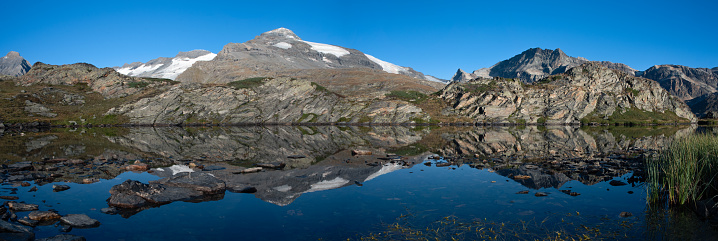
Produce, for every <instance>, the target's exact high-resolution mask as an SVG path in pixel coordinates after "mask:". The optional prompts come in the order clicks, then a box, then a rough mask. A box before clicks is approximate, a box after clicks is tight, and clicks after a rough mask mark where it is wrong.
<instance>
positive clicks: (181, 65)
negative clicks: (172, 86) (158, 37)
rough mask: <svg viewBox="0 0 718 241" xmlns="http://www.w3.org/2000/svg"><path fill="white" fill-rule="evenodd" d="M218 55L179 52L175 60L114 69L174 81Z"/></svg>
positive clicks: (203, 51) (200, 52)
mask: <svg viewBox="0 0 718 241" xmlns="http://www.w3.org/2000/svg"><path fill="white" fill-rule="evenodd" d="M215 56H217V54H215V53H212V52H210V51H207V50H192V51H189V52H179V53H178V54H177V56H175V57H174V58H166V57H159V58H156V59H153V60H150V61H147V63H142V62H133V63H130V64H125V65H123V66H121V67H113V68H114V69H115V70H117V72H119V73H121V74H124V75H129V76H136V77H152V78H165V79H171V80H174V79H175V78H177V76H178V75H180V74H182V73H183V72H184V71H185V70H187V68H189V67H191V66H192V65H193V64H194V63H195V62H197V61H209V60H212V59H214V57H215Z"/></svg>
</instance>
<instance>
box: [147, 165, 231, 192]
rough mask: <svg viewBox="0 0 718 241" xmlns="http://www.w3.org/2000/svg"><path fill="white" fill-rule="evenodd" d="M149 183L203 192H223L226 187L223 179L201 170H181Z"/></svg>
mask: <svg viewBox="0 0 718 241" xmlns="http://www.w3.org/2000/svg"><path fill="white" fill-rule="evenodd" d="M222 169H225V168H222ZM222 169H218V170H222ZM150 183H151V184H155V183H156V184H162V185H164V186H168V187H182V188H189V189H193V190H196V191H200V192H202V193H203V194H217V193H224V190H225V189H226V185H225V184H224V181H222V180H220V179H218V178H216V177H214V176H213V175H211V174H209V173H202V172H182V173H178V174H176V175H174V176H172V177H168V178H164V179H160V180H156V181H151V182H150Z"/></svg>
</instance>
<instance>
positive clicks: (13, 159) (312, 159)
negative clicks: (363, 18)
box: [0, 126, 718, 240]
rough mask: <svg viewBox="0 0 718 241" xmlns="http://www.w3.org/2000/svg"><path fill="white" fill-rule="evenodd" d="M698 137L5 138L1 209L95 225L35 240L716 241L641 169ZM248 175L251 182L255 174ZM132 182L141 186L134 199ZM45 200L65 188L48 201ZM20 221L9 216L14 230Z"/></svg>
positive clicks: (548, 132)
mask: <svg viewBox="0 0 718 241" xmlns="http://www.w3.org/2000/svg"><path fill="white" fill-rule="evenodd" d="M696 132H709V133H715V132H717V130H716V129H712V128H705V127H697V126H656V127H582V128H581V127H575V126H514V127H428V126H418V127H405V126H374V127H365V126H346V127H345V126H268V127H202V128H180V127H162V128H151V127H143V128H86V129H82V128H79V129H51V130H34V131H33V130H27V131H25V132H20V131H12V132H9V131H6V132H5V133H3V135H2V137H0V144H1V146H0V148H1V149H2V150H1V151H0V152H1V153H0V155H2V156H0V158H2V160H3V161H4V163H3V166H2V167H3V172H2V174H0V177H2V178H3V179H4V180H5V182H3V186H2V189H0V196H14V197H17V198H18V200H15V201H16V202H24V203H28V204H37V205H38V209H39V210H41V211H47V210H52V211H56V212H57V213H59V214H60V215H63V216H65V215H67V214H86V215H87V216H89V217H90V218H92V219H95V220H97V221H99V223H100V225H99V226H96V227H89V228H79V227H73V228H71V229H70V230H69V231H68V227H67V225H62V224H60V223H61V222H59V221H49V222H44V223H40V224H37V226H36V227H34V228H33V232H34V234H35V237H36V238H46V237H51V236H54V235H57V234H61V233H69V234H73V235H79V236H84V237H85V238H87V239H88V240H237V239H243V240H346V239H353V240H355V239H356V240H359V239H365V240H371V239H380V240H386V239H392V240H396V239H399V240H406V239H409V240H414V239H416V240H424V239H431V240H436V239H439V240H452V238H454V239H463V240H475V239H488V238H497V239H502V240H534V239H558V240H561V239H567V238H568V239H570V238H581V237H584V238H598V239H620V240H646V239H649V240H655V239H694V240H705V239H715V238H716V237H718V233H716V230H718V229H716V227H715V224H712V223H709V222H706V221H702V220H699V219H698V218H697V217H696V215H695V214H693V213H692V212H691V211H690V210H681V209H678V210H666V209H664V208H661V207H651V206H648V205H647V202H646V195H647V190H646V189H647V187H646V185H645V178H646V174H645V172H644V160H646V159H647V158H649V157H650V156H651V155H652V154H653V153H655V152H656V151H657V150H660V149H661V148H662V147H664V146H666V145H667V144H668V143H670V142H671V141H672V140H674V139H675V138H680V137H681V136H686V135H690V134H692V133H696ZM369 152H370V153H371V154H369ZM258 165H259V166H263V167H262V169H261V170H255V171H256V172H249V171H250V170H252V169H253V168H256V166H258ZM127 180H135V181H138V183H135V184H133V185H135V186H132V187H129V186H128V185H130V184H128V182H126V181H127ZM151 182H152V183H155V184H149V183H151ZM200 182H201V183H200ZM55 185H67V186H69V189H67V190H64V191H55V190H53V186H55ZM153 185H154V186H153ZM123 188H125V189H123ZM133 188H134V189H133ZM143 188H144V189H143ZM208 188H211V190H209V189H208ZM111 190H112V192H114V193H112V194H111ZM122 195H124V196H122ZM143 195H144V196H143ZM140 196H142V197H143V199H138V197H140ZM132 198H134V199H132ZM128 200H135V201H138V202H140V204H137V203H135V204H133V205H137V206H138V207H132V208H123V207H120V208H109V207H110V203H113V205H115V204H117V205H115V206H118V205H119V204H122V205H129V204H130V203H129V201H128ZM158 200H159V201H158ZM122 205H119V206H122ZM29 213H30V212H29V211H16V212H14V214H15V215H16V219H22V218H24V217H26V216H28V214H29ZM7 216H8V217H9V215H7ZM10 220H11V221H12V222H13V223H14V221H13V218H12V217H10ZM3 235H7V234H6V233H5V234H3ZM2 237H5V238H7V237H8V236H2Z"/></svg>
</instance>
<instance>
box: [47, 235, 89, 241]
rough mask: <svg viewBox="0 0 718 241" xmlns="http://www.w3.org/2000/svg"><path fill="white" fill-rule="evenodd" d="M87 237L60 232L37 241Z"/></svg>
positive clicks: (82, 238) (64, 240)
mask: <svg viewBox="0 0 718 241" xmlns="http://www.w3.org/2000/svg"><path fill="white" fill-rule="evenodd" d="M85 240H86V239H85V237H82V236H77V235H72V234H58V235H55V236H52V237H49V238H41V239H36V241H85Z"/></svg>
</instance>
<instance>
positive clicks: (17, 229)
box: [0, 220, 32, 233]
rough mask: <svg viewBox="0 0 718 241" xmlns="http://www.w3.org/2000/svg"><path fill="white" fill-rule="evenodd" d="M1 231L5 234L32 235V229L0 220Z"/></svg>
mask: <svg viewBox="0 0 718 241" xmlns="http://www.w3.org/2000/svg"><path fill="white" fill-rule="evenodd" d="M0 231H1V232H3V233H31V232H32V228H28V227H25V226H22V225H18V224H13V223H10V222H8V221H5V220H0Z"/></svg>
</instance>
